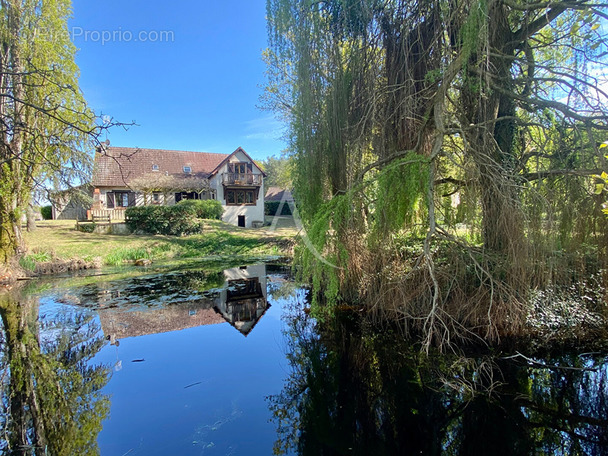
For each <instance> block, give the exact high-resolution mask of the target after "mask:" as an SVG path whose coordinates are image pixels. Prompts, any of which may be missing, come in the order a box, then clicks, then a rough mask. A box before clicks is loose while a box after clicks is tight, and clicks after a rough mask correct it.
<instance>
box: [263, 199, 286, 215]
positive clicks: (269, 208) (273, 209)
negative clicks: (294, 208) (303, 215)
mask: <svg viewBox="0 0 608 456" xmlns="http://www.w3.org/2000/svg"><path fill="white" fill-rule="evenodd" d="M280 204H281V202H280V201H264V214H266V215H275V214H276V213H277V211H278V210H279V205H280ZM278 215H291V208H290V207H289V204H287V203H285V204H283V210H282V211H281V213H280V214H278Z"/></svg>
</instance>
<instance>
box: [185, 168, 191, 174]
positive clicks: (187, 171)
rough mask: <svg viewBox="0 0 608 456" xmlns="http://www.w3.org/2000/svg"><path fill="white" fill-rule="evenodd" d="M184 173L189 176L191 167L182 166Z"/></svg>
mask: <svg viewBox="0 0 608 456" xmlns="http://www.w3.org/2000/svg"><path fill="white" fill-rule="evenodd" d="M184 172H185V173H186V174H190V173H191V172H192V168H191V167H189V166H184Z"/></svg>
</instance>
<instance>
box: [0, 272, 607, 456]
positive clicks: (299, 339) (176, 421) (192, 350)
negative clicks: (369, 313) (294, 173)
mask: <svg viewBox="0 0 608 456" xmlns="http://www.w3.org/2000/svg"><path fill="white" fill-rule="evenodd" d="M228 266H234V265H219V266H218V265H211V264H204V263H199V264H190V265H188V267H184V266H182V267H180V268H174V269H171V268H149V269H147V270H141V269H131V270H120V271H115V272H114V273H111V274H105V275H97V276H81V277H68V278H64V279H56V280H53V281H36V282H31V283H28V284H27V285H26V286H24V287H21V289H20V290H19V291H18V292H13V293H10V294H9V293H5V294H4V295H2V296H1V297H0V315H1V316H2V327H1V329H2V335H1V339H0V342H1V343H2V347H1V348H2V353H1V354H2V358H1V364H0V369H1V372H0V375H1V379H2V387H3V392H2V399H3V400H2V404H1V405H2V411H1V412H2V415H1V416H0V427H1V431H0V432H1V433H2V434H1V435H0V451H2V452H3V454H28V455H29V454H49V455H75V454H87V455H88V454H101V455H118V456H126V455H174V454H175V455H271V454H273V453H275V454H299V455H348V454H357V455H368V454H369V455H383V454H386V455H401V454H448V455H456V454H471V455H477V454H479V455H483V454H530V455H532V454H534V455H536V454H547V455H553V454H564V455H570V454H581V455H583V454H585V455H586V454H591V455H603V454H608V382H607V380H608V363H607V362H606V356H605V354H602V353H578V354H562V355H559V356H546V357H544V358H538V357H531V356H527V355H525V354H524V353H510V354H494V355H493V356H489V355H487V354H485V355H477V356H469V357H466V356H463V355H461V356H455V355H450V356H439V355H436V356H432V357H430V358H428V357H424V356H422V355H420V354H419V352H418V351H417V350H416V349H415V348H413V347H411V346H409V345H408V344H407V343H406V342H405V341H403V340H402V339H401V338H400V337H398V336H397V335H395V334H393V333H391V332H390V331H388V330H384V331H380V332H379V331H377V330H372V329H370V328H367V327H366V326H365V325H361V324H359V322H358V321H357V320H356V319H355V318H354V317H353V316H352V315H346V316H344V317H343V318H341V319H339V321H337V322H334V323H331V324H330V323H325V324H323V325H320V324H319V323H318V322H316V321H315V320H314V319H313V318H311V317H310V316H309V315H308V312H307V311H306V308H307V291H306V290H305V289H304V288H301V287H298V286H296V285H295V284H294V283H293V281H292V280H291V278H290V276H289V273H288V271H287V270H286V269H285V268H283V267H280V266H272V265H266V264H249V265H242V266H236V267H228Z"/></svg>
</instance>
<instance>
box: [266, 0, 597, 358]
mask: <svg viewBox="0 0 608 456" xmlns="http://www.w3.org/2000/svg"><path fill="white" fill-rule="evenodd" d="M267 5H268V14H267V16H268V18H269V39H270V43H271V49H270V50H269V51H268V52H267V53H266V56H267V61H268V63H269V84H268V91H267V93H268V95H269V97H270V98H272V97H273V96H274V100H275V101H274V103H271V106H272V107H274V108H275V109H280V110H282V111H283V114H284V115H285V116H286V117H287V118H289V119H290V122H291V138H292V147H291V148H292V150H293V151H294V156H295V166H294V175H295V177H294V182H295V193H296V196H297V198H298V201H299V203H300V205H301V208H302V211H301V213H302V216H303V219H304V224H305V226H306V228H307V231H308V235H309V237H310V238H311V241H312V244H313V245H314V246H315V248H316V251H317V252H324V255H325V258H324V259H321V258H318V256H317V255H316V253H314V252H311V251H308V250H305V249H302V250H301V253H300V261H301V262H302V263H303V268H302V269H301V270H302V271H303V273H304V275H306V276H308V278H311V279H312V281H313V283H314V284H315V285H316V286H317V288H319V289H324V292H323V293H322V297H323V299H324V300H327V298H330V301H331V300H333V301H335V300H336V299H349V300H350V299H357V300H359V301H360V302H363V303H366V304H367V305H368V306H369V308H370V309H371V310H374V311H376V310H378V309H382V310H383V311H389V312H390V313H391V315H393V316H397V317H398V318H399V319H403V320H404V321H406V322H407V324H406V326H408V327H413V328H415V329H416V330H417V331H420V332H422V333H423V334H424V335H425V337H426V342H427V347H428V346H429V345H430V344H431V343H437V344H442V343H444V342H445V341H447V340H452V336H454V335H455V334H459V335H460V336H462V337H465V338H466V337H468V336H469V335H470V334H471V333H470V332H469V330H470V329H471V328H474V333H475V334H476V335H481V336H483V337H489V338H495V337H498V336H499V335H500V334H506V333H509V332H513V331H517V330H518V329H519V328H520V327H521V324H522V323H523V321H524V319H525V313H526V305H525V304H526V297H527V293H528V290H529V288H530V287H531V286H538V285H541V286H544V285H547V284H548V283H549V282H553V283H556V282H559V281H560V280H562V281H563V280H572V278H573V277H576V271H569V272H568V274H563V275H562V276H561V277H559V276H560V274H561V273H560V272H559V271H560V270H564V269H565V268H567V267H569V265H570V266H571V265H572V264H573V258H575V257H576V255H577V251H578V247H579V246H580V245H581V243H586V244H587V245H589V244H592V245H594V246H595V247H594V249H595V250H594V251H595V253H597V254H600V256H599V257H597V258H599V259H600V260H602V261H603V259H602V258H605V256H604V257H602V256H601V255H603V254H604V253H605V249H606V244H607V243H606V241H607V238H606V232H607V230H606V228H607V227H606V222H605V220H604V219H603V218H602V217H601V203H602V201H601V199H599V198H595V197H594V196H593V195H592V192H591V191H590V190H591V189H592V187H593V182H592V178H591V177H590V176H592V175H593V174H598V172H599V171H600V170H601V168H603V167H605V159H604V157H603V156H602V154H601V153H600V151H599V149H598V144H599V140H600V139H602V136H603V135H605V132H606V130H607V129H608V108H606V106H607V104H606V102H607V101H608V95H607V93H606V92H605V90H604V87H605V84H604V82H605V80H606V74H605V73H604V70H603V68H605V60H606V55H608V48H607V44H608V41H607V39H606V38H607V37H606V27H605V24H604V25H602V23H601V22H602V21H605V20H606V18H607V17H608V16H607V10H606V6H605V5H604V4H601V3H598V2H596V1H590V0H580V1H574V2H529V1H525V0H464V1H453V0H417V1H414V2H410V1H407V2H406V1H403V0H389V1H379V0H328V1H325V2H315V1H305V2H299V1H295V0H268V3H267ZM602 140H603V139H602ZM575 214H576V216H575V217H574V215H575ZM557 252H559V253H557ZM548 258H550V260H549V261H547V259H548ZM566 258H568V259H567V260H566V261H563V260H564V259H566ZM560 261H561V263H560ZM576 261H578V260H574V262H576ZM328 262H329V263H333V265H334V267H332V266H329V265H328V264H327V263H328ZM380 296H382V300H381V301H382V305H378V302H379V300H380ZM463 328H465V329H464V330H463Z"/></svg>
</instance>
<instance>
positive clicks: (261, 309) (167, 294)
mask: <svg viewBox="0 0 608 456" xmlns="http://www.w3.org/2000/svg"><path fill="white" fill-rule="evenodd" d="M266 280H267V279H266V265H265V264H257V265H249V266H241V267H238V268H230V269H225V270H223V271H219V272H213V273H210V272H208V271H205V270H193V271H185V272H180V273H170V274H156V275H152V276H147V277H139V278H135V279H130V280H128V281H126V283H125V282H106V283H98V284H93V285H89V286H87V287H84V289H83V290H81V291H80V293H79V296H78V297H77V298H76V299H77V301H78V303H79V304H80V305H87V306H89V305H92V304H93V303H94V304H96V305H97V308H98V314H99V319H100V322H101V327H102V330H103V332H104V334H105V335H106V338H107V339H108V340H110V342H111V343H112V344H117V343H118V341H119V340H120V339H124V338H127V337H137V336H143V335H149V334H159V333H165V332H171V331H177V330H181V329H186V328H194V327H197V326H204V325H213V324H218V323H224V322H228V323H229V324H230V325H232V326H233V327H234V328H235V329H236V330H237V331H239V332H240V333H241V334H243V335H245V336H247V335H248V334H249V333H250V332H251V330H252V329H253V328H254V327H255V325H256V324H257V322H258V321H259V320H260V318H262V316H263V315H264V313H265V312H266V310H267V309H268V308H269V307H270V304H269V303H268V300H267V299H266ZM72 299H74V297H72Z"/></svg>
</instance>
